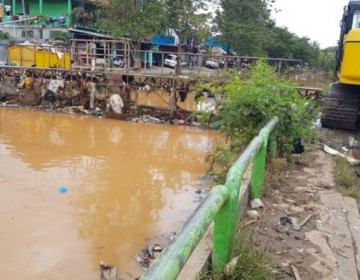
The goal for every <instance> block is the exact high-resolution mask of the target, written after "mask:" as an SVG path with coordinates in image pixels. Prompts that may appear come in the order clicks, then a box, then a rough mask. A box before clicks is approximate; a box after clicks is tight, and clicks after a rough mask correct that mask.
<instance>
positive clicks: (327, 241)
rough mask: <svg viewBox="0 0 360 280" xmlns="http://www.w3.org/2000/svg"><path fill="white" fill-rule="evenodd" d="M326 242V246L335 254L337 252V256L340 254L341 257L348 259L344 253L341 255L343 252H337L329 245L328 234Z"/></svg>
mask: <svg viewBox="0 0 360 280" xmlns="http://www.w3.org/2000/svg"><path fill="white" fill-rule="evenodd" d="M326 243H327V244H328V246H329V248H330V249H331V251H333V252H334V253H335V254H337V255H339V256H341V257H343V258H345V259H348V257H347V256H345V255H343V254H341V253H339V252H338V251H336V250H335V249H334V248H333V247H332V246H331V245H330V242H329V236H326Z"/></svg>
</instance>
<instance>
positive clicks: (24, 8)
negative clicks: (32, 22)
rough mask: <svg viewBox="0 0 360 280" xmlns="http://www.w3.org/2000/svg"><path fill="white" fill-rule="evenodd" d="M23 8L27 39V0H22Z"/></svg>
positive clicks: (26, 36)
mask: <svg viewBox="0 0 360 280" xmlns="http://www.w3.org/2000/svg"><path fill="white" fill-rule="evenodd" d="M22 10H23V16H24V19H25V21H24V23H25V38H26V41H27V40H28V32H27V20H26V6H25V0H22Z"/></svg>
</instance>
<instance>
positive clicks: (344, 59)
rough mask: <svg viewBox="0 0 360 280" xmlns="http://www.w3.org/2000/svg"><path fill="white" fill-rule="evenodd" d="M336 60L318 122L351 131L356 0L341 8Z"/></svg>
mask: <svg viewBox="0 0 360 280" xmlns="http://www.w3.org/2000/svg"><path fill="white" fill-rule="evenodd" d="M336 61H337V65H336V72H337V76H338V82H336V83H334V84H332V86H331V88H330V90H329V93H328V94H327V95H326V97H325V98H324V105H323V109H324V112H323V116H322V120H321V122H322V125H323V126H324V127H332V128H339V129H346V130H354V129H355V128H356V127H357V120H358V113H359V103H360V1H350V2H349V4H348V5H347V6H345V8H344V15H343V18H342V21H341V32H340V40H339V46H338V49H337V52H336Z"/></svg>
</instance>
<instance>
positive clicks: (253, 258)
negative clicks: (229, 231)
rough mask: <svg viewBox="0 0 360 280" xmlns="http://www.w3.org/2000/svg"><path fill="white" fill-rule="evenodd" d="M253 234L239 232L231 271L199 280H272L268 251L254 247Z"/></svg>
mask: <svg viewBox="0 0 360 280" xmlns="http://www.w3.org/2000/svg"><path fill="white" fill-rule="evenodd" d="M253 241H254V240H253V234H252V233H251V232H249V231H246V230H244V229H243V230H241V232H240V231H239V232H238V233H237V235H236V237H235V240H234V244H233V252H232V257H233V258H232V260H234V259H235V258H236V257H238V258H237V261H236V262H233V263H232V265H231V269H230V268H229V264H228V268H225V269H224V271H223V272H222V273H217V274H215V273H211V272H210V273H207V274H203V275H201V276H199V277H198V278H197V279H198V280H238V279H247V280H267V279H271V276H272V271H271V267H270V264H269V263H270V262H269V259H268V257H267V255H266V249H264V248H263V249H259V248H258V247H256V246H255V245H254V242H253Z"/></svg>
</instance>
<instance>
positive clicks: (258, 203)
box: [250, 198, 264, 209]
mask: <svg viewBox="0 0 360 280" xmlns="http://www.w3.org/2000/svg"><path fill="white" fill-rule="evenodd" d="M250 206H251V208H252V209H257V208H262V207H264V203H263V202H262V201H261V199H260V198H255V199H253V200H251V201H250Z"/></svg>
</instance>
